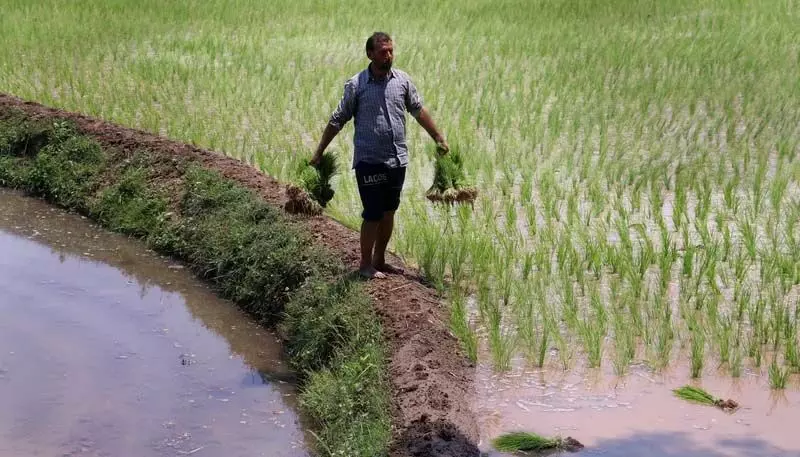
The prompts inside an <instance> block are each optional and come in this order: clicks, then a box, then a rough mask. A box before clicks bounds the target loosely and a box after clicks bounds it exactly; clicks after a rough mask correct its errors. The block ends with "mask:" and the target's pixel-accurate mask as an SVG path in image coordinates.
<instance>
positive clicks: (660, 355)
mask: <svg viewBox="0 0 800 457" xmlns="http://www.w3.org/2000/svg"><path fill="white" fill-rule="evenodd" d="M674 340H675V334H674V332H673V330H672V320H671V319H670V317H669V316H666V317H664V319H663V320H662V321H661V324H660V326H659V331H658V335H657V336H656V367H657V368H659V369H662V370H663V369H665V368H667V366H668V365H669V361H670V356H671V354H672V346H673V341H674Z"/></svg>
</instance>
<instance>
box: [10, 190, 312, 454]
mask: <svg viewBox="0 0 800 457" xmlns="http://www.w3.org/2000/svg"><path fill="white" fill-rule="evenodd" d="M294 395H295V391H294V388H293V387H292V384H291V373H290V371H289V370H288V368H287V366H286V364H285V363H284V362H283V361H282V360H281V352H280V346H279V344H278V342H277V340H276V338H275V337H274V336H273V335H272V334H270V333H269V332H267V331H265V330H264V329H263V328H260V327H259V326H257V325H256V324H254V323H253V322H252V321H251V320H249V319H248V318H247V317H246V316H245V315H244V314H243V313H242V312H240V311H239V310H238V309H237V308H236V307H235V306H234V305H233V304H232V303H229V302H226V301H224V300H220V299H219V298H218V297H216V296H215V295H214V294H213V293H212V292H211V291H210V290H208V289H207V288H206V287H204V286H203V285H202V284H200V283H199V282H197V281H196V280H194V279H193V277H192V276H191V275H190V274H188V273H187V272H186V271H185V270H183V269H181V268H180V267H179V266H178V265H174V264H173V263H171V262H170V261H168V260H167V259H163V258H161V257H158V256H156V255H154V254H152V253H150V252H148V251H146V250H145V249H144V248H143V245H142V244H140V243H137V242H133V241H131V240H128V239H127V238H125V237H121V236H118V235H114V234H110V233H108V232H105V231H103V230H100V229H98V228H96V227H94V226H92V225H90V224H89V223H88V222H87V221H86V220H85V219H82V218H81V217H79V216H75V215H71V214H67V213H64V212H63V211H60V210H56V209H54V208H52V207H49V206H47V205H45V204H43V203H41V202H39V201H37V200H33V199H28V198H24V197H21V196H19V195H18V194H15V193H11V192H9V191H5V190H0V456H2V457H23V456H24V457H31V456H48V457H53V456H59V457H67V456H92V457H95V456H98V457H99V456H109V457H124V456H131V457H149V456H181V455H193V456H196V457H203V456H225V457H238V456H242V457H245V456H247V457H253V456H270V457H294V456H305V455H307V452H306V451H305V450H304V446H303V432H302V428H301V424H300V423H299V419H298V416H297V414H296V413H295V412H294V410H293V408H294V405H295V396H294Z"/></svg>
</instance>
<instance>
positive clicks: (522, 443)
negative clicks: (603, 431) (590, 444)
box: [492, 432, 583, 452]
mask: <svg viewBox="0 0 800 457" xmlns="http://www.w3.org/2000/svg"><path fill="white" fill-rule="evenodd" d="M492 445H493V446H494V447H495V448H496V449H497V450H498V451H501V452H539V451H548V450H563V451H569V452H576V451H578V450H580V449H583V444H581V443H580V442H579V441H578V440H576V439H574V438H572V437H569V436H568V437H566V438H545V437H543V436H540V435H537V434H535V433H528V432H512V433H506V434H505V435H501V436H499V437H497V438H495V439H494V440H493V441H492Z"/></svg>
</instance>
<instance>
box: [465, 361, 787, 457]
mask: <svg viewBox="0 0 800 457" xmlns="http://www.w3.org/2000/svg"><path fill="white" fill-rule="evenodd" d="M487 357H488V354H487ZM608 365H610V363H609V364H608ZM476 383H477V393H478V395H477V396H476V401H475V409H476V411H477V413H478V418H479V426H480V428H481V437H482V442H481V446H480V447H481V449H483V450H486V451H487V455H489V456H500V455H505V454H502V453H499V452H497V451H493V450H492V449H491V445H490V444H489V441H490V440H491V439H492V438H494V437H497V436H498V435H500V434H502V433H505V432H510V431H517V430H522V431H528V432H534V433H539V434H542V435H546V436H561V437H567V436H571V437H573V438H575V439H577V440H579V441H580V442H582V443H583V444H584V445H585V446H586V448H585V449H584V450H582V451H581V452H580V453H579V454H577V455H602V456H608V457H623V456H625V457H627V456H651V457H679V456H680V457H684V456H687V457H689V456H690V457H695V456H696V457H700V456H708V457H745V456H747V457H751V456H752V457H800V386H798V382H797V379H796V377H795V379H793V381H792V385H791V386H787V389H786V390H784V391H771V390H770V387H769V379H768V377H767V375H766V370H764V373H763V374H759V373H757V372H756V371H753V370H752V369H750V370H743V373H742V377H741V378H739V379H738V380H737V379H733V378H731V377H730V375H727V374H722V373H716V372H715V370H713V369H709V370H706V372H705V373H704V374H703V378H702V379H701V380H699V382H698V383H697V384H696V385H698V386H700V387H703V388H705V389H706V390H708V391H710V392H711V393H712V394H715V395H716V396H718V397H723V398H725V399H728V398H732V399H734V400H736V401H738V402H739V404H740V405H741V407H740V409H739V410H737V411H736V412H735V413H733V414H729V413H725V412H723V411H721V410H718V409H716V408H713V407H708V406H700V405H695V404H691V403H687V402H685V401H683V400H679V399H677V398H675V397H674V396H673V394H672V389H674V388H677V387H680V386H682V385H684V384H689V383H691V380H690V376H689V368H688V366H685V365H680V364H677V365H676V366H675V367H673V368H671V369H670V370H668V371H667V372H665V373H660V374H659V373H655V372H652V371H651V370H649V369H648V368H647V367H645V366H633V367H632V368H631V372H630V373H629V374H628V375H626V376H625V377H617V376H615V375H614V374H613V372H612V369H611V367H605V368H601V369H595V370H588V369H580V368H579V369H577V370H572V371H569V372H566V373H565V372H563V371H560V370H558V369H544V370H534V369H525V368H523V366H522V363H521V362H520V363H518V364H517V367H516V368H515V369H513V370H512V371H511V372H510V373H507V374H504V375H498V374H495V373H494V372H493V371H492V369H491V367H490V366H488V365H486V364H484V363H482V364H479V366H478V370H477V375H476Z"/></svg>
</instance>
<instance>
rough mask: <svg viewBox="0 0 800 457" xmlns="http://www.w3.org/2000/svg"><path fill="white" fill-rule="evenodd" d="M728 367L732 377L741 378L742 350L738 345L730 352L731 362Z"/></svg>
mask: <svg viewBox="0 0 800 457" xmlns="http://www.w3.org/2000/svg"><path fill="white" fill-rule="evenodd" d="M729 367H730V371H731V376H732V377H734V378H739V377H741V376H742V350H741V348H740V347H739V345H738V343H737V344H735V345H734V346H733V349H732V351H731V362H730V364H729Z"/></svg>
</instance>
